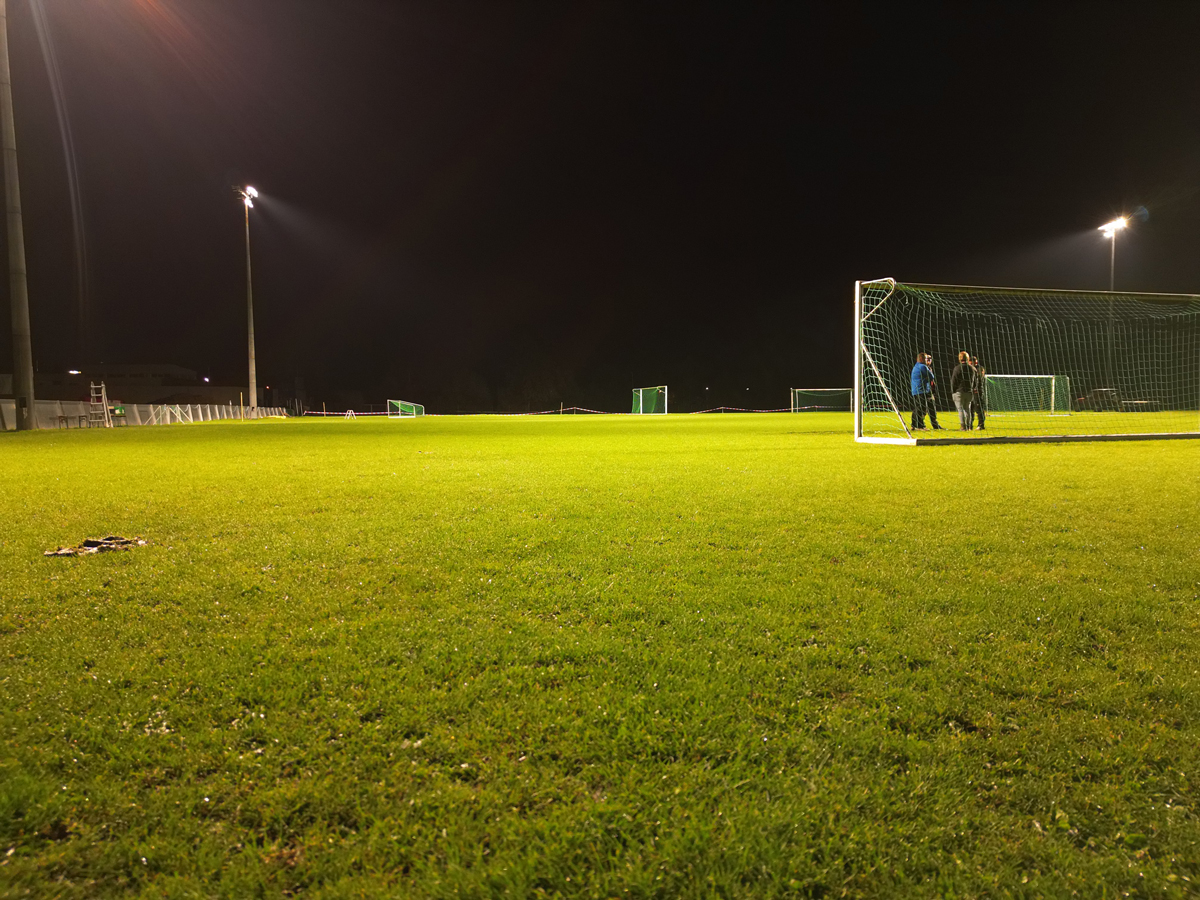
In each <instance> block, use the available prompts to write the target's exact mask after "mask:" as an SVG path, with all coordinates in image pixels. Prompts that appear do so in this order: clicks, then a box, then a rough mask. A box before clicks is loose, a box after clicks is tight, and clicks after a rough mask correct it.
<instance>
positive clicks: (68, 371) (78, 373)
mask: <svg viewBox="0 0 1200 900" xmlns="http://www.w3.org/2000/svg"><path fill="white" fill-rule="evenodd" d="M67 374H68V375H82V374H83V373H82V372H80V371H79V370H78V369H67Z"/></svg>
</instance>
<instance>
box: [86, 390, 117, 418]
mask: <svg viewBox="0 0 1200 900" xmlns="http://www.w3.org/2000/svg"><path fill="white" fill-rule="evenodd" d="M90 383H91V385H92V400H91V403H90V404H89V405H88V428H112V417H111V416H110V415H109V413H108V391H107V390H106V389H105V387H104V382H103V381H102V382H100V383H99V384H96V383H95V382H90Z"/></svg>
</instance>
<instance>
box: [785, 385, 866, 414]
mask: <svg viewBox="0 0 1200 900" xmlns="http://www.w3.org/2000/svg"><path fill="white" fill-rule="evenodd" d="M853 403H854V388H792V412H850V410H851V409H852V408H853Z"/></svg>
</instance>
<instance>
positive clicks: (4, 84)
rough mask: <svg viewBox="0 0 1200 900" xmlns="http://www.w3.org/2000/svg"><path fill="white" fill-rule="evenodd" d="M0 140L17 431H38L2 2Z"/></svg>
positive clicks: (3, 2)
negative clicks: (6, 213) (0, 144)
mask: <svg viewBox="0 0 1200 900" xmlns="http://www.w3.org/2000/svg"><path fill="white" fill-rule="evenodd" d="M0 140H2V142H3V145H4V197H5V200H6V205H7V207H8V210H7V211H8V286H9V287H8V289H9V304H10V306H11V308H12V339H13V396H14V397H15V398H16V407H17V422H16V425H17V431H31V430H34V429H36V428H37V427H38V424H37V410H36V409H35V408H34V396H33V344H32V341H31V338H30V328H29V282H28V280H27V279H26V277H25V230H24V227H23V226H22V220H21V185H20V181H19V179H18V178H17V129H16V124H15V122H14V120H13V97H12V73H11V72H10V70H9V65H8V8H7V3H6V0H0Z"/></svg>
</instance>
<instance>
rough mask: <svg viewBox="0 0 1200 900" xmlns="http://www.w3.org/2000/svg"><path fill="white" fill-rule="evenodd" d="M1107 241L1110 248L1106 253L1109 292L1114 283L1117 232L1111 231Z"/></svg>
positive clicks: (1112, 288)
mask: <svg viewBox="0 0 1200 900" xmlns="http://www.w3.org/2000/svg"><path fill="white" fill-rule="evenodd" d="M1108 240H1109V243H1110V244H1112V248H1111V250H1110V251H1109V254H1108V292H1109V293H1110V294H1111V293H1112V292H1113V290H1114V287H1113V286H1114V285H1115V284H1116V275H1117V232H1116V231H1113V232H1112V233H1111V234H1109V236H1108Z"/></svg>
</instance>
